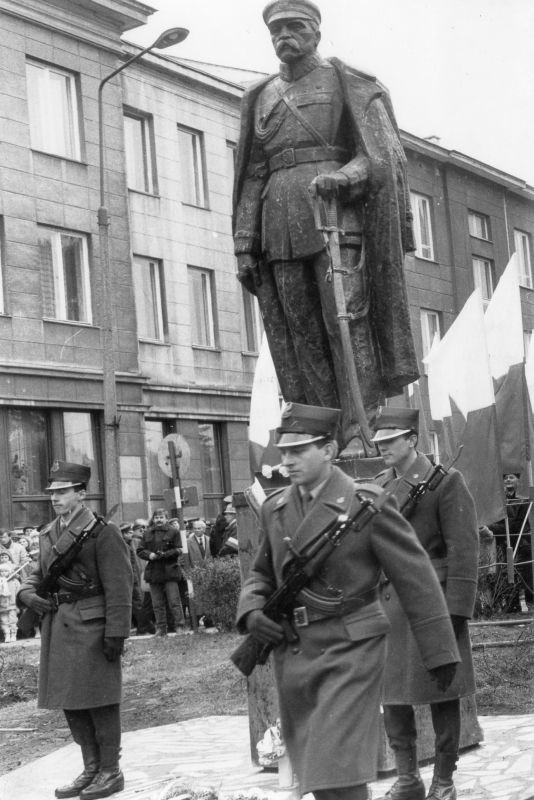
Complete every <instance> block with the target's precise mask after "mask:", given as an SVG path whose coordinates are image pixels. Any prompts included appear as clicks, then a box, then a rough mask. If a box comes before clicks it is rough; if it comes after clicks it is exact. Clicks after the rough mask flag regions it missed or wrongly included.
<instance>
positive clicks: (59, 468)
mask: <svg viewBox="0 0 534 800" xmlns="http://www.w3.org/2000/svg"><path fill="white" fill-rule="evenodd" d="M90 477H91V469H90V467H88V466H86V465H85V464H74V463H72V462H70V461H54V463H53V464H52V466H51V467H50V474H49V476H48V481H49V483H48V486H47V487H46V489H45V492H53V491H54V490H55V489H69V488H70V487H74V486H81V485H82V484H84V485H86V484H87V483H89V478H90Z"/></svg>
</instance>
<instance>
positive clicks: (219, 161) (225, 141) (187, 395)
mask: <svg viewBox="0 0 534 800" xmlns="http://www.w3.org/2000/svg"><path fill="white" fill-rule="evenodd" d="M151 11H152V9H151V8H150V7H149V6H146V5H144V4H142V3H139V2H137V1H136V0H111V2H110V1H109V0H107V1H106V2H105V3H104V2H102V0H77V2H76V3H68V2H67V0H47V2H46V3H42V2H38V0H29V2H27V3H26V4H25V5H24V7H22V6H21V4H20V3H18V2H15V1H14V0H0V25H1V28H2V30H3V31H4V33H5V36H4V37H3V41H2V43H1V44H0V72H1V76H2V81H1V83H0V124H1V128H2V134H1V135H0V175H1V194H0V453H1V454H2V458H1V459H0V525H2V526H7V527H14V526H21V525H25V524H30V523H33V524H39V523H40V522H42V521H43V520H45V519H48V518H49V515H50V509H49V505H48V501H47V498H46V495H44V494H43V491H42V490H43V487H44V486H45V485H46V478H47V472H48V468H49V465H50V463H51V462H52V461H53V460H54V459H56V458H66V459H68V460H83V461H84V462H85V463H88V464H90V465H91V468H92V478H91V484H90V486H89V499H90V501H91V504H92V505H93V506H94V507H95V508H100V509H101V510H103V509H105V508H106V505H107V502H108V500H109V494H110V493H109V491H108V489H109V485H108V484H109V476H106V474H105V458H104V447H105V442H106V441H108V439H107V438H106V437H107V436H109V435H110V429H111V428H112V435H113V437H115V439H114V440H115V442H116V447H117V451H118V457H119V469H120V497H121V502H122V518H123V519H132V518H134V517H137V516H144V515H146V513H147V512H148V510H149V509H151V508H153V507H154V506H156V505H161V504H164V503H166V502H168V495H167V494H166V493H167V492H168V491H169V489H170V485H171V482H170V479H169V477H168V475H167V474H166V471H165V469H164V467H165V465H164V463H163V462H164V457H165V443H164V442H163V440H164V439H165V437H166V436H167V435H168V434H178V436H179V439H178V440H177V441H178V442H179V443H180V444H181V445H183V454H182V455H183V458H182V460H181V465H182V475H181V479H182V483H183V485H184V487H190V488H191V490H192V493H191V496H190V500H191V502H190V504H189V505H188V506H186V508H185V516H186V517H188V516H191V517H193V516H196V515H199V514H201V515H204V516H208V517H212V516H215V514H216V513H217V512H218V510H219V508H220V501H221V498H222V497H223V496H224V495H225V494H228V493H229V492H230V491H235V490H240V489H243V488H244V487H245V486H246V485H248V483H249V482H250V474H249V465H248V443H247V422H248V414H249V403H250V390H251V386H252V379H253V374H254V368H255V364H256V360H257V353H258V347H259V341H260V336H261V324H260V321H259V319H258V314H257V308H256V306H255V303H254V302H253V298H252V297H251V296H250V295H248V294H246V293H243V291H242V290H241V287H240V285H239V284H238V283H237V281H236V279H235V263H234V258H233V250H232V240H231V186H232V180H233V156H234V149H235V144H236V141H237V136H238V117H239V102H240V97H241V95H242V88H243V84H244V82H246V81H248V80H251V79H252V78H253V75H252V74H245V73H243V72H242V71H239V70H231V69H225V68H219V67H214V66H210V65H203V64H199V63H194V62H189V61H185V60H180V59H177V58H170V57H166V56H165V55H163V54H161V53H160V54H155V53H150V54H148V55H146V56H144V57H143V58H142V59H141V60H139V61H138V62H136V63H135V64H133V65H132V66H131V67H129V68H127V69H126V70H125V71H124V72H122V73H121V75H120V76H118V77H117V78H115V79H113V80H111V81H110V82H109V83H108V84H107V85H106V87H105V90H104V91H103V95H102V99H103V113H102V121H103V139H102V144H103V145H104V147H103V158H104V167H105V169H104V179H105V184H104V188H105V200H106V206H107V209H108V211H109V218H110V224H109V227H107V228H106V230H105V241H104V242H103V241H102V228H101V227H100V229H99V225H98V208H99V205H100V198H99V194H100V188H101V186H100V170H99V167H100V148H99V145H100V143H101V142H100V139H99V109H98V88H99V84H100V82H101V81H102V80H103V78H105V77H106V76H107V75H109V73H110V72H112V71H113V70H114V69H115V68H116V67H117V65H118V64H120V63H121V61H120V59H124V58H125V57H129V56H132V55H135V54H136V53H138V52H139V48H136V47H134V46H131V45H127V44H125V43H124V42H123V41H121V36H123V35H124V34H125V33H126V34H127V31H128V30H130V29H131V28H133V27H136V26H138V25H141V24H143V23H144V22H145V21H146V19H147V18H148V16H149V14H150V13H151ZM403 139H404V144H405V147H406V151H407V155H408V161H409V172H410V181H411V186H412V192H413V203H414V212H415V219H416V233H417V242H418V250H417V252H416V253H415V254H414V255H411V256H409V257H408V258H407V262H406V274H407V282H408V289H409V297H410V303H411V310H412V323H413V330H414V337H415V340H416V347H417V350H418V354H419V355H420V356H421V357H422V356H423V355H424V353H425V352H426V351H427V350H428V347H429V345H430V342H431V341H432V338H433V336H434V334H435V333H436V332H437V333H438V334H441V335H442V334H443V332H444V331H445V330H446V329H447V328H448V327H449V325H450V324H451V322H452V320H453V319H454V317H455V315H456V314H457V313H458V311H459V310H460V309H461V307H462V305H463V303H464V302H465V300H466V299H467V297H468V296H469V294H470V292H471V291H472V290H473V288H474V286H475V285H479V286H480V287H481V289H482V291H483V294H485V296H486V297H488V298H489V296H490V295H491V292H492V291H493V289H494V287H495V285H496V282H497V280H498V278H499V276H500V274H502V271H503V270H504V268H505V266H506V263H507V262H508V259H509V256H510V255H511V253H512V252H513V251H514V250H518V252H519V253H520V264H521V269H522V283H523V287H524V288H522V290H521V291H522V301H523V305H524V309H523V311H524V329H525V331H526V334H528V333H530V331H531V330H532V328H534V293H533V290H532V285H533V284H532V263H531V253H532V236H533V235H534V190H533V189H532V188H530V187H528V186H526V185H525V184H524V183H523V182H521V181H520V180H518V179H516V178H514V177H513V176H509V175H506V174H504V173H501V172H499V171H497V170H495V169H493V168H492V167H490V166H488V165H484V164H480V163H478V162H476V161H475V160H473V159H468V158H466V157H464V156H461V155H460V154H456V153H450V152H449V151H446V150H444V149H443V148H441V147H440V146H439V144H436V143H434V142H431V141H426V140H421V139H418V138H416V137H413V136H411V135H410V134H403ZM99 233H100V236H99ZM104 246H105V247H109V261H110V264H111V269H110V271H109V274H107V275H105V276H103V274H102V270H103V268H104V267H103V265H105V263H106V260H105V258H104V255H105V253H104V250H103V248H104ZM103 278H106V279H105V280H104V279H103ZM109 316H110V317H111V325H110V327H108V329H107V330H106V326H107V325H108V323H109ZM527 338H528V336H527ZM110 344H111V345H112V346H111V347H109V345H110ZM110 364H111V369H112V373H114V375H115V381H114V386H113V388H114V391H115V392H116V415H115V416H114V417H113V418H112V419H111V420H110V419H109V417H106V414H105V411H106V408H105V406H106V402H107V400H106V390H107V389H109V385H108V386H107V387H106V381H107V383H108V384H109V372H110ZM423 372H424V370H423ZM106 375H107V378H106ZM424 381H425V379H424V377H423V378H422V379H421V381H420V391H421V402H422V404H423V406H424V408H425V409H426V417H427V418H428V421H429V424H428V428H429V431H430V433H431V435H433V434H435V435H436V437H435V441H434V439H433V440H432V442H431V445H432V446H434V447H435V449H437V448H438V447H439V436H438V434H439V429H437V428H435V426H433V425H432V422H431V420H430V418H429V415H428V403H427V393H426V387H425V383H424ZM398 402H408V398H407V397H406V398H398ZM431 438H432V436H431ZM167 471H168V470H167ZM195 491H196V495H197V497H198V500H196V499H195V496H194V494H195Z"/></svg>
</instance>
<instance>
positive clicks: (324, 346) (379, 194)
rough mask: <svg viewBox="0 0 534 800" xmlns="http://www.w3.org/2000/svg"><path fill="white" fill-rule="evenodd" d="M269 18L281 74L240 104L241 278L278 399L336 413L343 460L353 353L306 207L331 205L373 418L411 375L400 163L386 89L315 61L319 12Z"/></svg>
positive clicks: (354, 439)
mask: <svg viewBox="0 0 534 800" xmlns="http://www.w3.org/2000/svg"><path fill="white" fill-rule="evenodd" d="M263 19H264V21H265V23H266V25H267V27H268V29H269V33H270V35H271V40H272V43H273V46H274V49H275V51H276V55H277V56H278V58H279V59H280V61H281V65H280V72H279V74H278V75H271V76H269V77H268V78H263V79H262V80H261V81H259V82H257V83H255V84H254V85H252V86H251V87H250V88H247V90H246V91H245V94H244V96H243V100H242V105H241V129H240V134H239V143H238V150H237V156H236V173H235V184H234V201H233V202H234V214H233V233H234V243H235V247H234V249H235V254H236V256H237V264H238V276H237V277H238V279H239V280H240V281H241V283H242V284H243V286H245V288H246V289H247V290H248V291H250V292H252V293H253V294H255V295H256V296H257V298H258V303H259V307H260V311H261V314H262V317H263V323H264V326H265V332H266V334H267V338H268V341H269V348H270V351H271V354H272V357H273V361H274V365H275V369H276V373H277V376H278V381H279V383H280V388H281V392H282V395H283V397H284V399H285V400H286V401H293V402H298V403H310V404H315V405H324V406H331V407H333V406H339V405H341V410H342V425H341V436H342V445H343V448H344V454H353V453H358V452H359V451H360V448H361V442H360V440H359V438H358V433H359V425H358V419H357V414H356V408H355V401H354V395H353V392H352V389H351V386H350V384H349V378H348V374H349V372H348V370H347V368H346V359H347V357H348V356H347V354H346V353H344V351H343V345H342V341H341V333H340V325H339V320H338V316H337V315H338V309H337V306H336V301H335V298H334V290H333V282H332V274H331V264H330V259H329V255H328V251H327V247H326V244H325V238H324V235H323V233H322V232H321V231H320V230H318V229H317V224H316V218H315V214H314V211H315V208H314V199H313V198H314V197H315V198H317V197H318V198H321V199H325V200H331V199H334V200H336V201H337V216H338V226H339V228H340V229H341V231H342V233H341V238H340V245H341V259H342V262H343V269H344V270H345V273H344V275H343V284H344V290H345V302H346V306H347V311H348V315H349V317H348V318H349V328H350V339H351V345H352V353H351V356H350V357H351V358H353V359H354V360H355V363H356V368H357V373H358V377H359V382H360V388H361V393H362V396H363V403H364V405H365V407H366V410H367V413H368V414H369V415H373V416H374V414H375V413H376V409H377V405H378V403H379V402H381V401H382V398H383V397H384V396H386V397H389V396H392V395H396V394H399V392H400V391H402V387H403V386H404V385H405V384H407V383H410V382H411V381H413V380H415V378H416V377H417V375H418V368H417V360H416V357H415V349H414V345H413V340H412V334H411V327H410V316H409V308H408V301H407V293H406V286H405V278H404V271H403V260H404V254H405V252H407V251H409V250H413V249H414V245H413V233H412V214H411V210H410V201H409V191H408V183H407V172H406V157H405V154H404V151H403V148H402V144H401V142H400V137H399V131H398V128H397V123H396V121H395V117H394V114H393V109H392V106H391V102H390V99H389V95H388V92H387V90H386V89H385V88H384V87H383V86H382V85H381V84H379V83H378V82H377V80H376V78H374V77H373V76H370V75H366V74H364V73H361V72H358V71H357V70H355V69H353V68H352V67H349V66H348V65H346V64H344V63H343V62H341V61H340V60H339V59H336V58H331V59H323V58H322V57H321V56H320V55H319V53H318V51H317V47H318V44H319V40H320V38H321V33H320V29H319V26H320V22H321V14H320V11H319V9H318V8H317V6H316V5H315V4H314V3H312V2H310V0H276V2H271V3H269V4H268V5H267V6H266V7H265V9H264V11H263ZM323 224H324V219H323ZM329 224H331V222H330V223H329Z"/></svg>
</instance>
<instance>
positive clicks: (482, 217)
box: [467, 211, 491, 242]
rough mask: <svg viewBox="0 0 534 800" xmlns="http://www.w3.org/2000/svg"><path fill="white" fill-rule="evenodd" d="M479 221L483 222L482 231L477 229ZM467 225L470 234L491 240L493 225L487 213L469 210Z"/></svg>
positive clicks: (485, 240)
mask: <svg viewBox="0 0 534 800" xmlns="http://www.w3.org/2000/svg"><path fill="white" fill-rule="evenodd" d="M478 222H480V223H481V230H480V231H478V230H476V225H477V223H478ZM467 226H468V228H469V235H470V236H473V237H474V238H475V239H480V240H482V241H483V242H491V225H490V218H489V217H488V215H487V214H481V213H480V212H479V211H468V212H467ZM484 229H485V230H484ZM484 234H485V235H484Z"/></svg>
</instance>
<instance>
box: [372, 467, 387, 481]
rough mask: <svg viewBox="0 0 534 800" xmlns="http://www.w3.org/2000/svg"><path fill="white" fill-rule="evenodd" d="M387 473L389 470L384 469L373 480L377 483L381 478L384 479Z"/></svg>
mask: <svg viewBox="0 0 534 800" xmlns="http://www.w3.org/2000/svg"><path fill="white" fill-rule="evenodd" d="M386 472H387V469H383V470H382V472H378V473H377V474H376V475H375V477H374V478H373V480H374V481H377V480H378V479H379V478H382V477H383V476H384V475H385V474H386Z"/></svg>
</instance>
